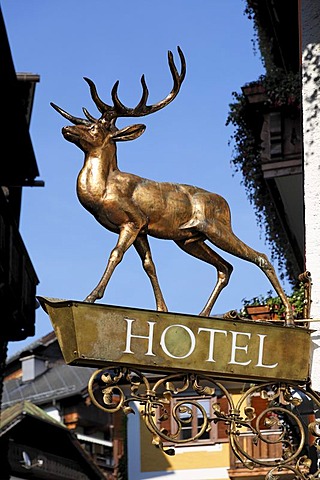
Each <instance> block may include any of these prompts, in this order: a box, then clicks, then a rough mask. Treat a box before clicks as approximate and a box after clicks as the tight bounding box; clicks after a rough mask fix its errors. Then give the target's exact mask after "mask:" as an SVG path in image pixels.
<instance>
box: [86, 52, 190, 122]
mask: <svg viewBox="0 0 320 480" xmlns="http://www.w3.org/2000/svg"><path fill="white" fill-rule="evenodd" d="M177 50H178V53H179V57H180V61H181V72H180V74H179V73H178V70H177V68H176V66H175V64H174V60H173V54H172V52H171V51H169V52H168V62H169V68H170V71H171V74H172V78H173V87H172V90H171V92H170V93H169V94H168V95H167V96H166V98H164V99H163V100H161V101H160V102H158V103H155V104H154V105H147V99H148V95H149V91H148V87H147V84H146V81H145V78H144V75H142V77H141V85H142V96H141V99H140V101H139V103H138V104H137V106H136V107H134V108H129V107H126V106H125V105H124V104H123V103H122V102H121V101H120V100H119V97H118V87H119V80H118V81H116V83H115V84H114V86H113V88H112V91H111V98H112V101H113V106H110V105H108V104H106V103H105V102H103V101H102V100H101V98H100V97H99V95H98V92H97V89H96V86H95V84H94V83H93V81H92V80H90V78H87V77H84V80H85V81H86V82H87V83H88V85H89V87H90V93H91V97H92V100H93V101H94V103H95V104H96V106H97V108H98V110H99V112H100V113H101V114H102V115H101V119H104V120H110V119H112V118H117V117H142V116H145V115H149V114H150V113H154V112H157V111H158V110H160V109H162V108H163V107H165V106H166V105H168V104H169V103H171V102H172V100H174V98H175V97H176V96H177V94H178V93H179V90H180V87H181V84H182V82H183V80H184V78H185V75H186V61H185V58H184V55H183V52H182V50H181V48H180V47H177ZM84 113H85V115H86V116H87V118H92V117H91V115H90V114H89V113H88V112H87V110H85V109H84Z"/></svg>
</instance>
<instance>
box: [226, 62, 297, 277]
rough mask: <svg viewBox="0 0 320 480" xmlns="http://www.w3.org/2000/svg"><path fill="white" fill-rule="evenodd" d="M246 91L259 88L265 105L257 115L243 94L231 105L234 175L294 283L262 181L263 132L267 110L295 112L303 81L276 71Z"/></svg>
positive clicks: (284, 273) (283, 271) (284, 241)
mask: <svg viewBox="0 0 320 480" xmlns="http://www.w3.org/2000/svg"><path fill="white" fill-rule="evenodd" d="M246 87H252V88H257V87H260V89H261V91H263V92H264V94H265V98H266V101H265V102H264V103H263V104H262V105H261V106H260V108H261V110H260V111H259V112H257V111H256V110H255V111H253V109H252V105H250V104H249V103H248V101H247V98H246V96H245V94H244V93H237V92H233V93H232V96H233V99H234V102H233V103H231V104H230V105H229V114H228V117H227V121H226V125H227V126H228V125H233V127H234V133H233V135H232V136H231V139H230V142H229V143H230V144H231V143H233V146H234V149H233V157H232V160H231V163H232V166H233V167H234V170H235V172H240V173H241V174H242V181H241V184H242V185H244V187H245V190H246V194H247V197H248V199H249V202H250V203H251V204H252V205H253V207H254V209H255V214H256V218H257V223H258V226H259V227H260V228H261V231H264V235H265V239H266V243H268V244H269V245H270V247H271V254H272V260H277V261H278V265H279V270H280V272H281V278H283V277H284V276H286V277H287V278H288V280H289V281H290V282H292V283H294V282H295V279H296V271H295V268H294V261H293V259H292V258H290V252H289V250H288V246H287V239H286V237H285V234H284V233H283V231H282V228H281V225H280V224H279V220H278V216H277V212H276V209H275V206H274V204H273V202H272V201H271V199H270V195H269V190H268V187H267V184H266V182H265V181H264V179H263V172H262V167H261V140H260V132H261V128H262V124H263V113H265V112H267V111H268V110H270V109H282V110H284V111H286V112H287V113H288V114H290V112H294V111H295V112H296V110H297V109H298V108H299V105H300V79H299V76H298V75H297V74H294V73H285V72H284V71H283V70H281V69H279V68H273V69H271V70H270V71H269V73H268V74H266V75H262V76H261V77H260V78H259V79H258V80H257V81H255V82H251V83H249V84H247V85H246Z"/></svg>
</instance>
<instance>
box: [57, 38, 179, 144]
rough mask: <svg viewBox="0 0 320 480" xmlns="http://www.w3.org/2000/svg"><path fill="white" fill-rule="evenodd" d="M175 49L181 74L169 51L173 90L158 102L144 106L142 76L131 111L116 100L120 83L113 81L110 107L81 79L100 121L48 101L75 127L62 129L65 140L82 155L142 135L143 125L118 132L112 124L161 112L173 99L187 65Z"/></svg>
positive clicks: (144, 93)
mask: <svg viewBox="0 0 320 480" xmlns="http://www.w3.org/2000/svg"><path fill="white" fill-rule="evenodd" d="M177 50H178V53H179V57H180V61H181V72H180V74H179V73H178V71H177V68H176V66H175V64H174V61H173V54H172V52H171V51H169V52H168V62H169V68H170V71H171V74H172V77H173V87H172V90H171V92H170V93H169V94H168V95H167V96H166V97H165V98H164V99H163V100H161V101H160V102H158V103H155V104H153V105H147V100H148V96H149V91H148V87H147V84H146V81H145V77H144V75H142V77H141V80H140V81H141V85H142V95H141V99H140V101H139V103H138V104H137V105H136V107H134V108H129V107H126V106H125V105H123V103H122V102H121V101H120V100H119V97H118V87H119V81H116V82H115V84H114V86H113V88H112V90H111V98H112V101H113V105H112V106H110V105H108V104H106V103H104V102H103V101H102V100H101V98H100V97H99V95H98V93H97V89H96V86H95V84H94V83H93V81H92V80H90V79H89V78H87V77H84V80H85V81H86V82H87V83H88V85H89V87H90V93H91V97H92V100H93V101H94V103H95V105H96V107H97V109H98V110H99V112H100V113H101V116H100V118H95V117H93V116H92V115H91V114H90V113H89V112H88V110H87V109H86V108H83V113H84V115H85V117H86V118H85V119H84V118H78V117H75V116H73V115H70V114H69V113H68V112H66V111H65V110H63V109H62V108H60V107H58V106H57V105H55V104H54V103H52V102H51V103H50V104H51V106H52V107H53V108H54V109H55V110H56V111H57V112H59V113H60V114H61V115H62V116H63V117H65V118H66V119H67V120H69V121H70V122H71V123H73V124H74V125H75V126H74V127H71V126H69V127H64V128H63V129H62V134H63V136H64V138H65V139H66V140H68V141H69V142H72V143H74V144H75V145H77V146H78V147H79V148H80V149H81V150H83V151H84V152H85V153H88V152H89V151H90V150H92V148H104V147H105V146H107V145H110V143H114V142H118V141H126V140H134V139H135V138H138V137H139V136H140V135H142V133H143V132H144V131H145V128H146V127H145V125H142V124H137V125H131V126H129V127H124V128H122V129H118V128H117V127H116V125H115V123H116V120H117V118H121V117H143V116H146V115H149V114H151V113H154V112H157V111H158V110H161V109H162V108H164V107H165V106H167V105H169V103H171V102H172V101H173V100H174V98H175V97H176V96H177V94H178V93H179V90H180V87H181V84H182V82H183V80H184V78H185V75H186V62H185V58H184V55H183V53H182V50H181V49H180V47H177Z"/></svg>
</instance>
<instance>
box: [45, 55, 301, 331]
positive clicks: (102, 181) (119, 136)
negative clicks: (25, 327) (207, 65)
mask: <svg viewBox="0 0 320 480" xmlns="http://www.w3.org/2000/svg"><path fill="white" fill-rule="evenodd" d="M178 53H179V57H180V62H181V71H180V73H178V71H177V68H176V66H175V63H174V60H173V54H172V52H170V51H169V52H168V62H169V68H170V71H171V75H172V77H173V87H172V90H171V92H170V93H169V94H168V95H167V97H166V98H164V99H163V100H161V101H160V102H158V103H155V104H154V105H147V99H148V94H149V92H148V88H147V85H146V82H145V78H144V75H142V77H141V85H142V96H141V99H140V101H139V103H138V104H137V106H136V107H134V108H129V107H126V106H125V105H124V104H123V103H122V102H121V101H120V100H119V97H118V85H119V81H117V82H116V83H115V84H114V86H113V88H112V91H111V97H112V101H113V105H112V106H110V105H108V104H106V103H104V102H103V101H102V100H101V99H100V97H99V95H98V93H97V89H96V86H95V84H94V83H93V81H92V80H90V79H89V78H84V80H85V81H86V82H87V83H88V85H89V87H90V93H91V97H92V100H93V101H94V103H95V105H96V107H97V108H98V110H99V112H100V113H101V116H100V118H98V119H97V118H95V117H93V116H92V115H91V114H90V113H89V112H88V110H87V109H86V108H83V112H84V115H85V117H86V118H85V119H84V118H77V117H74V116H73V115H70V114H69V113H67V112H66V111H64V110H62V109H61V108H60V107H58V106H57V105H55V104H54V103H51V105H52V107H53V108H54V109H55V110H57V112H59V113H60V114H61V115H62V116H63V117H65V118H66V119H67V120H69V121H70V122H71V123H73V124H74V126H67V127H64V128H63V129H62V134H63V136H64V138H65V139H66V140H68V141H69V142H72V143H74V144H75V145H77V146H78V147H79V148H80V149H81V150H82V151H83V152H84V155H85V158H84V165H83V167H82V169H81V170H80V173H79V175H78V180H77V194H78V198H79V201H80V203H81V204H82V205H83V207H84V208H86V209H87V210H88V211H89V212H90V213H91V214H92V215H93V216H94V217H95V218H96V220H97V221H98V222H99V223H100V224H101V225H102V226H103V227H105V228H106V229H107V230H110V231H111V232H114V233H116V234H118V241H117V244H116V246H115V248H113V250H112V251H111V254H110V257H109V260H108V264H107V267H106V269H105V272H104V273H103V275H102V277H101V280H100V281H99V283H98V285H97V286H96V287H95V288H94V289H93V291H92V292H91V293H90V294H89V295H88V296H87V297H86V299H85V301H86V302H91V303H93V302H95V301H96V300H97V299H101V298H102V297H103V295H104V292H105V289H106V286H107V284H108V282H109V280H110V278H111V275H112V274H113V272H114V269H115V267H116V266H117V265H118V264H119V263H120V262H121V261H122V258H123V255H124V253H125V252H126V251H127V250H128V248H129V247H131V245H133V246H134V247H135V249H136V250H137V252H138V254H139V256H140V258H141V261H142V265H143V268H144V270H145V272H146V274H147V275H148V277H149V279H150V282H151V284H152V288H153V292H154V295H155V301H156V308H157V310H158V311H162V312H166V311H168V308H167V305H166V303H165V300H164V298H163V295H162V292H161V289H160V286H159V282H158V278H157V274H156V268H155V264H154V262H153V260H152V255H151V251H150V246H149V242H148V235H150V236H152V237H156V238H160V239H165V240H173V241H174V242H175V243H176V244H177V245H178V247H180V248H181V249H182V250H183V251H185V252H186V253H188V254H190V255H193V256H194V257H196V258H198V259H200V260H203V261H204V262H207V263H209V264H210V265H213V266H214V267H215V268H216V270H217V282H216V285H215V287H214V289H213V291H212V293H211V295H210V297H209V299H208V301H207V303H206V305H205V306H204V308H203V310H202V311H201V312H200V314H199V315H200V316H204V317H208V316H209V315H210V313H211V310H212V308H213V305H214V303H215V301H216V300H217V298H218V295H219V294H220V292H221V290H222V289H223V288H224V287H226V286H227V284H228V282H229V278H230V275H231V272H232V270H233V267H232V265H230V264H229V263H228V262H227V261H226V260H224V259H223V258H222V257H221V256H220V255H218V254H217V253H216V252H214V251H213V250H212V249H211V248H210V247H209V246H208V245H207V244H206V243H205V242H206V240H209V241H210V242H211V243H213V244H214V245H216V246H217V247H219V248H220V249H222V250H224V251H226V252H228V253H230V254H233V255H235V256H236V257H239V258H242V259H244V260H247V261H249V262H252V263H255V264H256V265H257V266H258V267H259V268H260V269H261V270H262V271H263V272H264V273H265V275H266V276H267V277H268V279H269V280H270V282H271V284H272V286H273V287H274V289H275V290H276V292H277V294H278V295H279V296H280V298H281V300H282V302H283V303H284V305H285V309H286V324H287V325H293V324H294V322H293V315H292V310H291V306H290V303H289V301H288V299H287V297H286V295H285V293H284V291H283V289H282V288H281V285H280V282H279V280H278V278H277V276H276V273H275V270H274V268H273V266H272V265H271V263H270V262H269V260H268V258H267V256H266V255H265V254H263V253H259V252H257V251H255V250H253V249H252V248H250V247H249V246H248V245H246V244H245V243H243V242H242V241H241V240H239V238H237V237H236V235H235V234H234V233H233V231H232V227H231V215H230V208H229V205H228V203H227V202H226V200H225V199H224V198H222V197H221V196H220V195H217V194H215V193H211V192H208V191H206V190H203V189H202V188H197V187H194V186H190V185H183V184H176V183H169V182H156V181H153V180H148V179H146V178H141V177H139V176H137V175H134V174H132V173H125V172H121V171H120V170H119V167H118V164H117V149H116V142H120V141H126V140H134V139H135V138H138V137H139V136H140V135H142V133H143V132H144V131H145V128H146V127H145V125H142V124H137V125H131V126H127V127H124V128H121V129H118V128H117V127H116V120H117V119H118V118H121V117H143V116H146V115H149V114H151V113H154V112H157V111H158V110H160V109H162V108H164V107H166V106H167V105H168V104H169V103H171V102H172V101H173V100H174V98H175V97H176V96H177V94H178V92H179V90H180V87H181V84H182V82H183V80H184V78H185V74H186V62H185V58H184V55H183V53H182V51H181V49H180V48H179V47H178Z"/></svg>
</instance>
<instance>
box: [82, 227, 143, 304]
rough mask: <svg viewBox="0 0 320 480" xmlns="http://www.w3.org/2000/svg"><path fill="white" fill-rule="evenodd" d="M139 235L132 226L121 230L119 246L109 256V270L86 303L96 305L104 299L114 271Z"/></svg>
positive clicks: (107, 269) (106, 270)
mask: <svg viewBox="0 0 320 480" xmlns="http://www.w3.org/2000/svg"><path fill="white" fill-rule="evenodd" d="M138 233H139V230H138V229H137V228H134V227H133V226H132V225H131V224H129V225H125V226H124V227H123V228H122V229H121V230H120V234H119V237H118V241H117V244H116V246H115V247H114V249H113V250H112V251H111V254H110V256H109V260H108V264H107V268H106V269H105V271H104V274H103V275H102V277H101V279H100V282H99V283H98V285H97V286H96V287H95V288H94V289H93V290H92V292H91V293H90V294H89V295H88V296H87V297H86V298H85V300H84V301H85V302H89V303H94V302H95V301H96V300H97V299H99V298H102V297H103V295H104V292H105V289H106V287H107V285H108V282H109V280H110V278H111V275H112V274H113V272H114V269H115V268H116V266H117V265H119V263H120V262H121V260H122V258H123V255H124V254H125V252H126V251H127V250H128V248H129V247H131V245H132V244H133V242H134V241H135V239H136V238H137V235H138Z"/></svg>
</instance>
